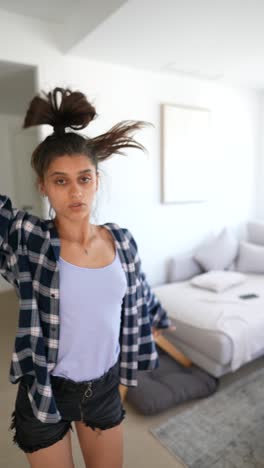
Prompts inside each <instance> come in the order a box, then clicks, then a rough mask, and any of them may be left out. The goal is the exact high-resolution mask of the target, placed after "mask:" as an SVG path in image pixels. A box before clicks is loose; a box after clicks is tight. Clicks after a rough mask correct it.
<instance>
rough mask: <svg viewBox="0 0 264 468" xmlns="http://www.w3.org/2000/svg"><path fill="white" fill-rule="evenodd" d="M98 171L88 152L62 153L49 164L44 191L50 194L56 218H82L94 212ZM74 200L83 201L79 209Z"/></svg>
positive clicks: (41, 184)
mask: <svg viewBox="0 0 264 468" xmlns="http://www.w3.org/2000/svg"><path fill="white" fill-rule="evenodd" d="M98 179H99V176H98V173H96V169H95V166H94V165H93V164H92V162H91V160H90V159H89V158H88V157H87V156H86V155H82V154H80V155H73V156H68V155H65V156H59V157H58V158H56V159H55V160H54V161H52V163H51V164H50V165H49V167H48V169H47V171H46V173H45V176H44V183H41V182H40V183H39V186H40V189H41V191H42V192H43V193H44V194H45V195H47V196H48V199H49V202H50V204H51V206H52V208H53V209H54V211H55V212H56V217H61V216H63V217H66V218H68V219H74V218H75V219H76V218H78V219H80V218H83V217H86V216H87V214H90V213H91V207H92V203H93V199H94V195H95V192H96V191H97V188H98ZM74 203H81V206H80V207H78V208H74V207H72V205H73V204H74Z"/></svg>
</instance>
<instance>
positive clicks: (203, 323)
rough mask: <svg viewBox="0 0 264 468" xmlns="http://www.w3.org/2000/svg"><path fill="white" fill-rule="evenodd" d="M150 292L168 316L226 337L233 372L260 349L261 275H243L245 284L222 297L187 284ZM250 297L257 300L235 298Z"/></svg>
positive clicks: (263, 322) (263, 316) (263, 319)
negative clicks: (255, 296) (242, 295)
mask: <svg viewBox="0 0 264 468" xmlns="http://www.w3.org/2000/svg"><path fill="white" fill-rule="evenodd" d="M152 289H153V291H154V293H155V294H156V295H157V297H158V299H159V300H160V302H161V304H162V306H163V307H164V309H165V310H166V311H167V313H168V315H169V316H171V317H173V318H175V319H177V320H179V321H181V322H183V323H185V324H189V325H192V327H198V328H200V329H204V330H211V331H214V332H217V331H219V332H221V333H226V335H227V336H229V338H230V339H231V341H232V344H233V355H232V361H231V369H232V371H235V370H237V369H238V368H239V367H241V366H242V365H243V364H245V363H246V362H249V361H251V360H252V356H253V355H254V354H256V353H257V352H258V351H260V350H261V349H263V347H264V275H255V274H246V281H245V282H244V283H242V284H239V285H237V286H233V287H231V288H229V289H227V290H226V291H224V292H221V293H216V292H213V291H209V290H206V289H201V288H198V287H196V286H192V285H191V284H190V282H189V281H182V282H177V283H168V284H164V285H161V286H156V287H154V288H152ZM249 293H255V294H257V295H258V296H259V297H258V298H254V299H247V300H245V299H244V300H243V299H240V298H239V297H238V296H239V295H240V294H249ZM194 333H195V330H194ZM175 334H176V336H177V331H176V332H175ZM179 338H180V337H179Z"/></svg>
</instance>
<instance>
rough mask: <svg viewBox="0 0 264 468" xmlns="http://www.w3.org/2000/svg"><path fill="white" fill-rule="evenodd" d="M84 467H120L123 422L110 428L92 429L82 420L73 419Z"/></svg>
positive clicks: (121, 462) (121, 461)
mask: <svg viewBox="0 0 264 468" xmlns="http://www.w3.org/2000/svg"><path fill="white" fill-rule="evenodd" d="M74 424H75V427H76V432H77V437H78V440H79V443H80V447H81V451H82V454H83V457H84V461H85V465H86V468H105V467H106V466H107V468H122V466H123V424H122V423H120V424H118V425H117V426H114V427H112V428H110V429H105V430H99V429H98V430H95V431H94V430H93V429H92V428H91V427H89V426H86V425H85V424H84V423H83V422H82V421H74Z"/></svg>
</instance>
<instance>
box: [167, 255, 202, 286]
mask: <svg viewBox="0 0 264 468" xmlns="http://www.w3.org/2000/svg"><path fill="white" fill-rule="evenodd" d="M202 272H203V270H202V268H201V267H200V265H199V263H198V262H196V260H195V259H194V258H193V257H192V255H177V256H176V257H173V258H171V259H170V261H169V268H168V283H174V282H175V281H185V280H188V279H190V278H192V277H193V276H195V275H199V274H200V273H202Z"/></svg>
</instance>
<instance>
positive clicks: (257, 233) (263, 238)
mask: <svg viewBox="0 0 264 468" xmlns="http://www.w3.org/2000/svg"><path fill="white" fill-rule="evenodd" d="M247 233H248V242H252V243H253V244H258V245H264V222H263V221H249V222H248V224H247Z"/></svg>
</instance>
